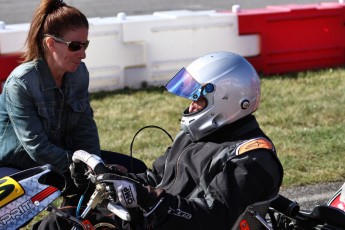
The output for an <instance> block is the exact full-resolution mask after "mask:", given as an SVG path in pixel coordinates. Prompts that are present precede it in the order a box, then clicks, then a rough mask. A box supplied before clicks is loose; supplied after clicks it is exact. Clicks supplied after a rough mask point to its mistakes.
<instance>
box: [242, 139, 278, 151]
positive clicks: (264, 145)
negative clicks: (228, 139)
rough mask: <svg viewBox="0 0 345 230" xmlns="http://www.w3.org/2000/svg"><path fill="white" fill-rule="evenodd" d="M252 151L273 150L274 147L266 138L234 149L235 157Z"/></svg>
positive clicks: (250, 141) (248, 142) (254, 140)
mask: <svg viewBox="0 0 345 230" xmlns="http://www.w3.org/2000/svg"><path fill="white" fill-rule="evenodd" d="M254 149H269V150H274V146H273V144H272V142H270V141H269V140H267V139H266V138H256V139H252V140H249V141H246V142H244V143H242V144H241V145H239V146H238V147H237V149H236V155H240V154H243V153H245V152H248V151H251V150H254Z"/></svg>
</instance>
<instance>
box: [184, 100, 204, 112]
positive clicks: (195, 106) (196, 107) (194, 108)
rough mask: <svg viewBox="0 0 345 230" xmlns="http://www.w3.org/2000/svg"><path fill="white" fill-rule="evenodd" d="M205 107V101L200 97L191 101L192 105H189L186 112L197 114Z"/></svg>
mask: <svg viewBox="0 0 345 230" xmlns="http://www.w3.org/2000/svg"><path fill="white" fill-rule="evenodd" d="M206 105H207V101H206V99H205V98H204V97H200V98H199V99H198V100H197V101H192V103H190V105H189V108H188V112H189V113H195V112H198V111H200V110H202V109H203V108H205V107H206Z"/></svg>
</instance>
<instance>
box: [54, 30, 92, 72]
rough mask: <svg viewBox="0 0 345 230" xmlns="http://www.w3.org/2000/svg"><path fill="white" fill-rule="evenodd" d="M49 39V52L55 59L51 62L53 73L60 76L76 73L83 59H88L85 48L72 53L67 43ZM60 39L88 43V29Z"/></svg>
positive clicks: (72, 32)
mask: <svg viewBox="0 0 345 230" xmlns="http://www.w3.org/2000/svg"><path fill="white" fill-rule="evenodd" d="M49 39H50V40H49V44H50V45H49V50H50V53H51V57H52V59H53V60H52V62H50V66H49V67H50V68H51V70H52V72H55V73H58V74H59V75H60V74H64V73H66V72H74V71H75V70H76V69H77V67H78V65H79V64H80V62H81V61H82V59H85V58H86V53H85V47H84V46H83V47H81V49H79V50H77V51H70V50H69V49H68V46H67V44H66V43H64V42H61V41H57V40H56V39H54V38H52V37H49ZM60 39H63V40H65V41H67V42H70V41H78V42H87V40H88V29H87V28H79V29H76V30H73V31H69V32H67V33H66V34H65V35H64V36H63V37H61V38H60ZM51 65H52V66H51Z"/></svg>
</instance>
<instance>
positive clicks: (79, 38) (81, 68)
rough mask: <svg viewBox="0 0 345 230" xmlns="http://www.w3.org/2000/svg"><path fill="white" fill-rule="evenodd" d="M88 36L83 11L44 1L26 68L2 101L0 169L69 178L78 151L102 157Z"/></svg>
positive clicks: (11, 80)
mask: <svg viewBox="0 0 345 230" xmlns="http://www.w3.org/2000/svg"><path fill="white" fill-rule="evenodd" d="M88 30H89V24H88V20H87V18H86V17H85V15H84V14H83V13H81V12H80V11H79V10H78V9H76V8H74V7H71V6H68V5H66V4H65V3H64V2H62V1H60V0H42V1H41V3H40V5H39V6H38V8H37V10H36V12H35V14H34V16H33V21H32V23H31V26H30V30H29V33H28V37H27V40H26V51H25V53H24V55H23V57H24V63H22V64H21V65H19V66H18V67H17V68H16V69H15V70H14V71H13V72H12V73H11V74H10V76H9V77H8V79H7V81H6V83H5V85H4V89H3V92H2V94H1V96H0V166H9V167H14V168H18V169H27V168H30V167H35V166H38V165H43V164H50V165H52V166H53V169H54V170H56V171H57V172H60V173H66V172H68V168H69V166H70V163H71V156H72V154H73V152H74V151H76V150H79V149H83V150H85V151H87V152H89V153H92V154H96V155H100V144H99V137H98V131H97V127H96V124H95V121H94V119H93V111H92V108H91V106H90V100H89V93H88V86H89V73H88V70H87V68H86V66H85V64H84V63H83V62H82V60H83V59H84V58H85V57H86V53H85V50H86V49H87V47H88V45H89V40H88ZM107 155H109V154H107ZM121 157H123V156H121ZM113 160H115V161H116V158H115V159H113ZM109 163H112V162H109ZM72 174H73V172H72Z"/></svg>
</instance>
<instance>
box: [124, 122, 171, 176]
mask: <svg viewBox="0 0 345 230" xmlns="http://www.w3.org/2000/svg"><path fill="white" fill-rule="evenodd" d="M147 128H157V129H160V130H162V131H163V132H164V133H165V134H167V135H168V136H169V138H170V140H171V141H172V142H173V141H174V139H173V138H172V137H171V135H170V134H169V133H168V132H167V131H166V130H165V129H163V128H162V127H159V126H156V125H147V126H144V127H142V128H141V129H139V130H138V131H137V132H136V133H135V135H134V137H133V139H132V142H131V145H130V149H129V153H130V156H131V172H133V154H132V150H133V143H134V139H135V137H136V136H137V135H138V134H139V133H140V132H141V131H142V130H144V129H147Z"/></svg>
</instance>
